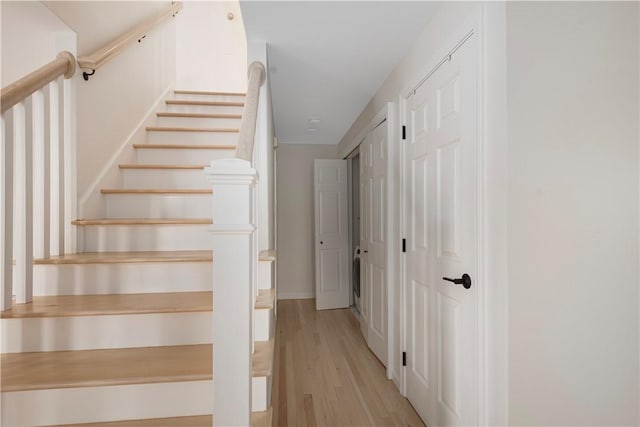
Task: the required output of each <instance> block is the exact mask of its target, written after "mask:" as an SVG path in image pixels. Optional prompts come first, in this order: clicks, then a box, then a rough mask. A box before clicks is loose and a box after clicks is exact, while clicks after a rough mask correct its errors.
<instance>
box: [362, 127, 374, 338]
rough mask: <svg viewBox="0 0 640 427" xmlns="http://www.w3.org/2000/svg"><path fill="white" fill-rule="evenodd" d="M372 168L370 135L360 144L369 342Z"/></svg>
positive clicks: (365, 313) (364, 303)
mask: <svg viewBox="0 0 640 427" xmlns="http://www.w3.org/2000/svg"><path fill="white" fill-rule="evenodd" d="M371 167H372V158H371V138H370V136H369V135H367V137H366V138H365V140H364V141H363V142H362V143H361V144H360V332H362V336H363V337H364V339H365V341H367V343H368V342H369V315H370V306H371V304H370V302H369V287H370V283H371V278H370V277H369V273H370V270H371V269H370V268H369V233H370V231H371V225H370V223H371V211H370V210H369V204H370V203H369V201H370V200H371V186H370V182H369V174H370V171H371Z"/></svg>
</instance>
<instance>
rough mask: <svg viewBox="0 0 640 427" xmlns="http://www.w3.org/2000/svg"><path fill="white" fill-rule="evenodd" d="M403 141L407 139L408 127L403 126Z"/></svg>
mask: <svg viewBox="0 0 640 427" xmlns="http://www.w3.org/2000/svg"><path fill="white" fill-rule="evenodd" d="M402 139H407V127H406V126H405V125H402Z"/></svg>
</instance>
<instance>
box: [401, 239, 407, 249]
mask: <svg viewBox="0 0 640 427" xmlns="http://www.w3.org/2000/svg"><path fill="white" fill-rule="evenodd" d="M402 252H407V239H402Z"/></svg>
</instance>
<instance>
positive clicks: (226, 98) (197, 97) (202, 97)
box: [172, 93, 246, 102]
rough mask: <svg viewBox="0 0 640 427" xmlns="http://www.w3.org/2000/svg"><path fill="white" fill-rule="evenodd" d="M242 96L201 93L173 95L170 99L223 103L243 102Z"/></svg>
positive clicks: (243, 97)
mask: <svg viewBox="0 0 640 427" xmlns="http://www.w3.org/2000/svg"><path fill="white" fill-rule="evenodd" d="M245 98H246V97H245V96H244V95H210V94H202V93H197V94H194V93H174V94H173V97H172V99H182V100H186V101H217V102H220V101H223V102H244V100H245Z"/></svg>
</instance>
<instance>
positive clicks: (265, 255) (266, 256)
mask: <svg viewBox="0 0 640 427" xmlns="http://www.w3.org/2000/svg"><path fill="white" fill-rule="evenodd" d="M275 260H276V251H274V250H271V249H266V250H264V251H260V261H275Z"/></svg>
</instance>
